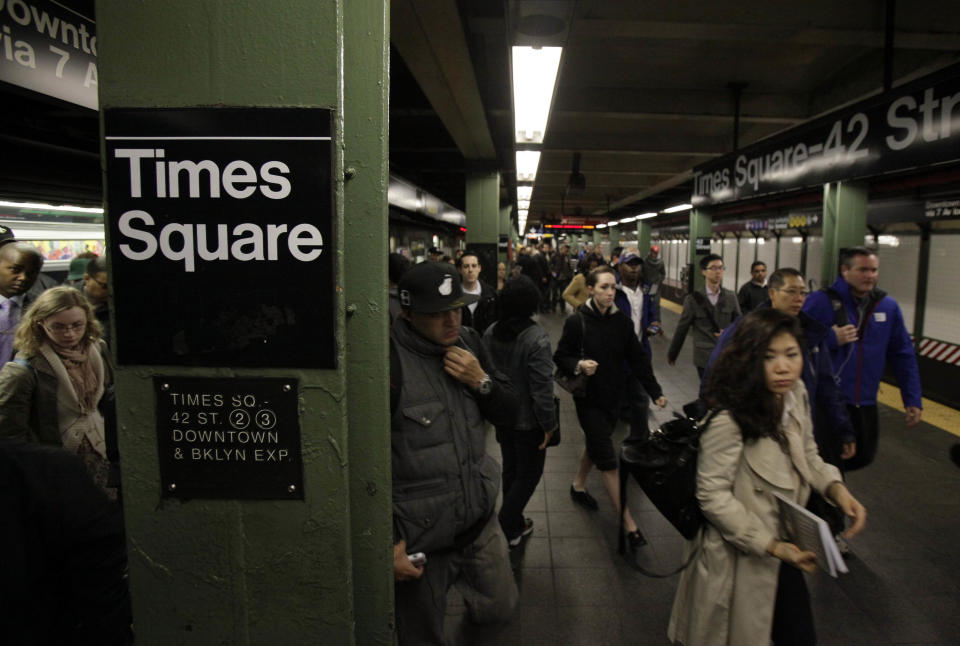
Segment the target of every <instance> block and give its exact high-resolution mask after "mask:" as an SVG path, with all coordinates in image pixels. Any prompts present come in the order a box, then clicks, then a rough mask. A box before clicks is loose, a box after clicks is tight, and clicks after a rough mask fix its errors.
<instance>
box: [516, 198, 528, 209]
mask: <svg viewBox="0 0 960 646" xmlns="http://www.w3.org/2000/svg"><path fill="white" fill-rule="evenodd" d="M517 208H518V209H529V208H530V200H517Z"/></svg>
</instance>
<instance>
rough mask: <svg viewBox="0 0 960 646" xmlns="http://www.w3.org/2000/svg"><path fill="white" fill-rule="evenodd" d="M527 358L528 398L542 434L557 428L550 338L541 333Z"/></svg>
mask: <svg viewBox="0 0 960 646" xmlns="http://www.w3.org/2000/svg"><path fill="white" fill-rule="evenodd" d="M532 345H533V347H532V348H531V352H530V355H529V356H528V358H527V380H528V381H529V384H528V386H529V388H530V398H531V399H532V400H533V415H534V417H536V418H537V424H538V425H539V426H540V429H541V430H542V431H543V432H544V433H549V432H550V431H552V430H554V429H555V428H557V422H558V420H557V408H556V406H555V405H554V403H553V356H552V353H551V351H550V338H549V337H548V336H547V334H546V332H543V331H541V332H540V334H538V335H537V338H536V339H535V340H534V343H533V344H532Z"/></svg>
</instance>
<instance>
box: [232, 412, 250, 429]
mask: <svg viewBox="0 0 960 646" xmlns="http://www.w3.org/2000/svg"><path fill="white" fill-rule="evenodd" d="M230 426H232V427H233V428H235V429H237V430H238V431H242V430H243V429H245V428H247V427H248V426H250V413H248V412H247V411H245V410H243V409H242V408H235V409H233V410H232V411H230Z"/></svg>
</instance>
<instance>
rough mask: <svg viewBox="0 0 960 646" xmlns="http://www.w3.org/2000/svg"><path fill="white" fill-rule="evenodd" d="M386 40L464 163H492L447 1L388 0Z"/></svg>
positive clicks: (456, 16) (452, 6)
mask: <svg viewBox="0 0 960 646" xmlns="http://www.w3.org/2000/svg"><path fill="white" fill-rule="evenodd" d="M390 34H391V42H392V44H393V45H394V47H396V49H397V52H398V53H399V54H400V56H401V57H402V58H403V61H404V63H406V65H407V67H408V68H409V69H410V72H411V74H413V77H414V78H415V79H416V81H417V83H418V84H419V86H420V89H421V90H422V91H423V93H424V95H426V97H427V100H428V101H430V105H432V106H433V109H434V110H436V112H437V115H438V116H439V117H440V120H441V121H442V122H443V125H444V126H445V127H446V129H447V132H449V133H450V137H451V138H452V139H453V140H454V142H455V143H456V144H457V148H459V149H460V151H461V153H463V156H464V158H466V159H477V160H490V159H496V156H497V154H496V150H495V148H494V146H493V139H492V137H491V136H490V128H489V126H488V124H487V119H486V115H485V113H484V109H483V101H482V100H481V98H480V90H479V87H478V86H477V79H476V76H475V75H474V72H473V63H472V61H471V59H470V51H469V49H468V47H467V42H466V38H465V37H464V32H463V26H462V23H461V20H460V13H459V11H458V10H457V3H456V2H454V1H453V0H416V1H414V0H393V1H392V2H391V3H390Z"/></svg>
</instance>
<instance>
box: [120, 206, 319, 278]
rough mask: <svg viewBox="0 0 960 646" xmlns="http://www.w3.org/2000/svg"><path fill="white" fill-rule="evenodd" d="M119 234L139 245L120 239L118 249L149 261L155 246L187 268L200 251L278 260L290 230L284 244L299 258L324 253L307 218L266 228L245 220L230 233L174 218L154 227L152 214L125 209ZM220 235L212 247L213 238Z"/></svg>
mask: <svg viewBox="0 0 960 646" xmlns="http://www.w3.org/2000/svg"><path fill="white" fill-rule="evenodd" d="M117 226H118V227H119V229H120V233H121V235H123V236H125V237H127V238H130V239H132V240H134V241H136V242H139V243H141V244H139V245H132V244H129V243H125V242H123V243H120V245H119V249H120V253H122V254H123V255H124V256H125V257H127V258H129V259H130V260H148V259H150V258H153V257H154V256H155V255H156V254H157V251H158V250H159V251H160V254H161V255H162V256H163V257H164V258H166V259H168V260H173V261H177V262H183V267H184V270H185V271H187V272H193V271H196V266H197V265H196V261H197V256H198V255H199V256H200V259H201V260H205V261H215V260H230V259H231V258H232V259H234V260H240V261H251V260H267V261H276V260H278V259H279V251H278V249H279V246H280V245H279V241H280V239H281V238H282V237H283V236H284V234H286V238H287V240H286V243H287V244H286V247H287V251H289V252H290V255H291V256H293V257H294V258H296V259H297V260H299V261H301V262H309V261H311V260H316V259H317V258H319V257H320V254H321V253H323V235H322V234H321V233H320V229H318V228H317V227H316V226H314V225H312V224H308V223H302V224H298V225H296V226H295V227H293V229H291V230H290V232H289V233H288V232H287V225H285V224H268V225H267V226H266V229H264V228H263V227H261V226H260V225H259V224H255V223H252V222H242V223H240V224H237V225H235V226H234V227H233V230H232V231H231V232H230V233H229V234H228V225H226V224H209V225H208V224H206V223H203V224H182V223H179V222H171V223H169V224H165V225H164V226H162V227H161V228H160V230H159V231H158V232H154V230H153V228H154V226H155V223H154V219H153V216H152V215H150V214H149V213H147V212H146V211H140V210H133V211H127V212H126V213H124V214H123V215H121V216H120V218H119V219H118V221H117ZM208 227H215V230H216V234H215V235H214V236H209V233H208ZM210 237H213V238H215V240H216V248H215V249H213V250H211V249H210V246H209V238H210Z"/></svg>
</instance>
